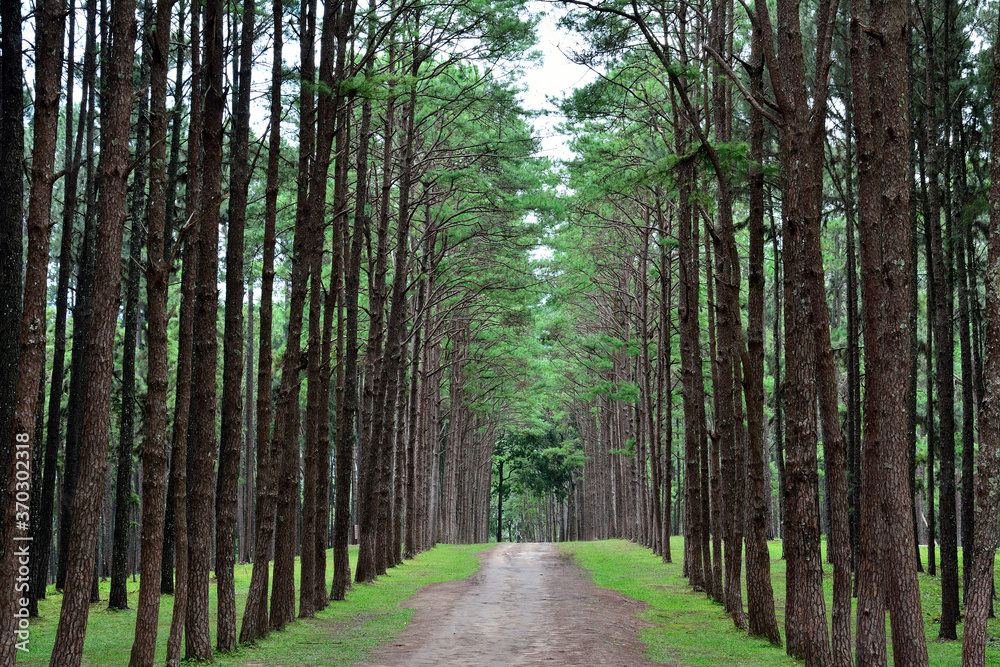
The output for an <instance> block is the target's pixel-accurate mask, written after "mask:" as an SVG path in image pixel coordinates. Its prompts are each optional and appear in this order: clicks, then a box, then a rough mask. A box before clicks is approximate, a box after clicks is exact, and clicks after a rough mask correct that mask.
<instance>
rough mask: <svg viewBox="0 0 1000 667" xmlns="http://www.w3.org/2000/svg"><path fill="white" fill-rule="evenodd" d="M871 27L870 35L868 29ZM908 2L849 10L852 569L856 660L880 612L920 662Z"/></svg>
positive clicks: (868, 648)
mask: <svg viewBox="0 0 1000 667" xmlns="http://www.w3.org/2000/svg"><path fill="white" fill-rule="evenodd" d="M869 25H870V26H872V28H874V29H875V30H877V31H878V34H879V35H880V38H879V39H875V38H872V37H871V36H869V35H870V33H869V32H868V29H867V28H862V26H869ZM907 29H908V28H907V8H906V4H905V3H904V2H902V1H901V0H875V1H874V2H871V3H870V4H869V6H868V7H867V12H866V11H865V10H864V8H862V7H859V6H855V5H852V7H851V62H852V73H853V83H854V100H855V105H854V110H855V135H856V138H857V146H858V193H859V197H858V220H859V227H860V241H861V263H862V275H863V276H864V277H865V280H864V282H863V285H862V298H863V303H864V324H865V329H864V335H865V368H866V386H867V391H866V392H865V399H864V400H865V403H864V437H865V442H864V449H863V455H864V462H863V464H862V473H863V477H862V488H861V494H862V497H861V508H862V517H861V557H860V571H859V574H858V580H859V585H858V627H857V653H858V655H857V659H858V664H859V665H873V664H885V663H886V653H885V609H886V607H887V608H888V611H889V617H890V623H891V625H892V645H893V659H894V661H895V662H896V663H898V664H907V665H925V664H927V646H926V640H925V637H924V627H923V616H922V613H921V610H920V589H919V584H918V582H917V576H916V567H915V562H914V559H913V551H914V545H913V541H912V540H913V529H912V518H911V514H912V508H911V506H910V502H911V500H910V494H909V480H908V473H909V466H908V455H909V445H908V441H907V434H906V413H907V398H908V397H907V394H906V392H905V391H903V390H902V388H903V387H905V386H906V382H907V379H908V375H909V371H910V369H909V368H908V363H909V354H908V346H909V335H910V334H909V332H908V331H907V321H908V319H909V305H910V299H909V290H910V280H909V273H910V271H909V266H908V262H910V261H912V258H911V256H910V239H909V235H910V225H909V219H908V216H909V214H910V205H909V203H910V202H909V200H910V188H911V186H910V182H909V180H908V172H909V169H908V166H909V151H910V149H909V122H908V119H907V113H906V110H907V109H908V107H909V104H908V99H907V98H908V80H907V72H906V42H907V39H906V37H907Z"/></svg>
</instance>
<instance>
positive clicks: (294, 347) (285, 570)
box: [270, 2, 325, 630]
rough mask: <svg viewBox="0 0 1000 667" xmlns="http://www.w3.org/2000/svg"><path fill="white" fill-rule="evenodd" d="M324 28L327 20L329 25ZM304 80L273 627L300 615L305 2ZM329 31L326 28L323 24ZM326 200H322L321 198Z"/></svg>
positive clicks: (279, 439)
mask: <svg viewBox="0 0 1000 667" xmlns="http://www.w3.org/2000/svg"><path fill="white" fill-rule="evenodd" d="M324 28H325V26H324ZM301 30H302V33H301V35H302V38H301V39H300V46H301V63H302V65H301V67H300V70H301V71H300V75H301V79H300V80H301V85H300V89H299V108H300V120H299V164H298V176H297V179H298V180H297V193H296V211H295V238H294V241H293V245H292V276H291V287H292V289H291V299H290V303H289V311H288V339H287V340H288V342H287V344H286V347H285V354H284V356H283V357H282V362H281V384H280V388H279V391H278V411H277V415H276V418H275V427H274V443H273V445H272V447H273V450H274V452H275V454H274V458H275V460H274V465H275V466H276V467H277V469H278V471H279V472H278V479H279V481H278V488H277V492H278V508H277V511H278V514H277V526H276V529H275V548H274V588H273V589H272V591H271V610H270V615H271V618H270V621H271V629H273V630H280V629H283V628H284V627H285V624H286V623H288V622H290V621H292V620H294V618H295V575H294V560H295V546H296V544H297V539H296V538H297V535H296V532H297V531H296V526H297V523H298V522H297V521H296V518H297V499H298V494H299V487H298V480H299V474H298V470H299V428H298V427H299V394H300V391H301V387H300V382H299V371H300V370H301V368H300V366H301V359H300V354H301V349H302V318H303V312H304V309H305V299H306V295H307V285H308V280H309V268H310V261H311V260H310V258H311V253H312V251H313V247H312V245H313V243H314V238H313V234H312V229H313V219H312V216H311V213H310V211H311V208H312V206H313V201H314V198H313V197H311V192H310V188H311V177H312V176H311V175H312V173H313V172H314V169H313V170H311V169H310V163H311V161H312V157H313V151H314V150H315V143H316V127H315V117H316V113H315V108H314V102H313V92H312V91H313V86H312V81H313V79H314V77H315V67H314V61H315V34H316V6H315V3H314V2H307V3H305V4H304V5H302V15H301ZM324 32H325V30H324ZM320 201H323V200H320Z"/></svg>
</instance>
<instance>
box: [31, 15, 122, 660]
mask: <svg viewBox="0 0 1000 667" xmlns="http://www.w3.org/2000/svg"><path fill="white" fill-rule="evenodd" d="M59 16H60V21H61V20H62V14H61V8H60V14H59ZM135 30H136V26H135V2H134V0H118V1H117V2H116V3H115V6H114V9H113V10H112V13H111V16H110V35H111V39H112V44H111V48H110V52H109V60H108V77H107V79H106V81H107V82H108V83H107V89H106V90H105V91H103V93H104V94H106V103H105V104H103V105H102V108H101V112H102V113H101V121H102V122H101V165H100V171H101V177H100V178H101V203H100V230H99V233H98V235H97V236H98V239H99V240H98V242H97V256H96V265H95V266H96V273H95V276H94V286H95V288H94V304H93V306H94V310H93V319H92V321H91V326H90V330H89V332H88V341H87V346H88V354H87V379H86V386H85V389H84V395H85V402H84V407H83V424H82V433H81V439H80V487H79V488H78V490H77V493H76V498H75V501H74V507H73V530H72V531H71V533H70V540H69V545H68V552H69V553H68V555H67V565H66V589H65V593H64V595H63V604H62V609H61V611H60V617H59V626H58V629H57V631H56V639H55V645H54V647H53V649H52V659H51V664H52V665H60V666H62V665H67V666H72V665H79V664H80V660H81V658H82V653H83V640H84V637H85V635H86V623H87V612H88V610H89V609H88V603H89V598H90V589H91V586H92V584H93V576H94V569H93V568H94V546H95V542H96V538H97V528H98V522H99V517H100V509H101V503H102V495H103V494H102V490H103V489H102V487H103V485H104V480H105V477H106V473H107V467H108V421H109V414H108V413H109V410H110V403H111V377H112V370H113V355H112V352H113V345H114V333H115V321H116V320H117V315H118V301H119V298H120V293H121V278H120V265H121V262H120V257H121V250H122V236H123V234H124V226H125V205H126V202H125V193H126V187H125V186H126V179H127V177H128V131H129V111H130V104H131V100H132V68H133V58H134V56H135V49H134V46H135ZM60 33H61V31H60ZM59 43H60V44H61V43H62V36H61V34H60V37H59ZM60 51H61V49H60ZM59 55H60V59H61V52H60V54H59Z"/></svg>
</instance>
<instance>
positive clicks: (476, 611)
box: [375, 544, 657, 667]
mask: <svg viewBox="0 0 1000 667" xmlns="http://www.w3.org/2000/svg"><path fill="white" fill-rule="evenodd" d="M480 558H481V559H482V566H481V567H480V569H479V571H478V572H476V574H474V575H473V576H471V577H469V578H468V579H463V580H461V581H450V582H446V583H440V584H432V585H430V586H427V587H426V588H423V589H422V590H421V591H420V592H418V593H417V594H416V595H414V596H413V597H412V598H410V599H409V600H408V601H407V602H406V603H405V606H407V607H412V608H414V609H416V611H415V612H414V613H413V616H412V618H411V620H410V623H409V624H408V625H407V627H406V629H405V630H404V631H403V633H402V634H401V635H400V636H399V637H397V638H396V640H395V641H393V642H392V643H391V644H389V645H388V646H386V647H384V648H382V649H381V650H380V651H379V652H377V653H376V655H375V661H376V663H377V664H379V665H394V666H396V665H438V666H446V665H489V666H491V667H493V666H497V665H539V664H545V665H627V666H630V667H631V666H632V665H653V664H657V663H653V662H651V661H649V660H647V659H646V658H644V657H643V652H644V650H645V647H644V645H643V644H642V643H641V642H640V641H638V639H636V633H637V632H638V631H639V630H640V629H641V628H642V627H644V624H643V623H642V622H641V621H639V619H637V618H636V617H635V614H637V613H639V612H640V611H642V609H643V608H644V606H645V605H644V604H643V603H641V602H639V601H637V600H633V599H631V598H628V597H625V596H623V595H621V594H620V593H618V592H617V591H611V590H607V589H603V588H598V587H597V586H595V585H594V584H593V583H592V582H591V581H590V579H589V577H587V574H586V573H585V572H584V571H583V570H581V569H580V568H578V567H575V566H573V565H572V564H570V563H569V562H567V561H566V560H564V559H562V558H560V554H559V551H558V549H557V548H556V547H555V546H553V545H551V544H501V545H498V546H496V547H493V548H492V549H489V550H488V551H486V552H484V554H482V555H481V556H480Z"/></svg>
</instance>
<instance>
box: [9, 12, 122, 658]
mask: <svg viewBox="0 0 1000 667" xmlns="http://www.w3.org/2000/svg"><path fill="white" fill-rule="evenodd" d="M2 19H3V21H4V24H3V40H4V43H3V47H4V64H3V65H2V66H0V67H2V68H3V73H2V74H3V76H4V77H5V78H6V77H9V76H13V74H14V71H13V65H8V64H7V61H8V59H12V58H13V57H15V56H16V57H18V62H17V63H16V68H17V71H18V72H20V68H21V64H20V53H21V48H20V26H19V25H18V26H17V27H16V28H15V27H13V26H10V25H9V22H10V21H11V19H16V20H17V22H18V23H20V10H16V11H15V10H14V8H13V7H6V6H4V8H3V16H2ZM35 20H36V24H35V39H36V44H37V47H36V49H35V108H34V114H35V123H34V128H33V136H32V138H33V144H32V156H31V157H32V159H31V190H30V193H29V196H28V220H27V230H28V256H27V261H26V264H25V269H24V297H23V303H22V304H21V308H20V311H21V312H20V315H21V317H20V322H19V324H20V332H19V334H20V338H19V339H18V340H19V341H20V347H19V352H14V351H12V350H11V351H10V357H11V362H13V363H11V365H10V366H7V367H6V368H5V369H4V370H5V371H6V375H7V377H5V378H4V379H5V380H15V387H16V388H15V391H14V392H13V396H7V398H8V399H11V398H12V399H13V406H14V409H13V416H12V419H13V421H12V422H7V423H5V424H3V429H4V431H5V433H4V435H5V436H12V437H7V438H6V439H5V440H4V441H3V445H2V446H0V464H2V469H3V472H2V473H0V474H2V475H3V478H2V480H0V481H2V482H3V484H0V491H2V492H3V498H4V503H3V504H4V511H3V518H2V527H0V530H2V536H0V537H2V540H0V549H3V553H2V555H0V586H2V587H3V590H4V591H6V594H5V600H4V602H3V603H2V607H0V630H2V635H3V636H2V638H0V663H2V664H13V663H14V659H15V655H16V648H15V642H16V641H17V640H18V637H17V635H16V632H17V630H18V627H17V625H18V624H17V620H16V618H15V614H19V613H20V612H21V608H20V600H21V596H20V595H16V594H13V591H14V590H15V581H14V578H15V575H16V573H17V562H18V560H19V559H20V558H23V557H26V556H27V555H28V554H29V553H30V551H31V549H30V545H29V544H25V542H28V540H30V539H31V538H30V533H29V505H30V494H31V483H30V479H31V470H32V467H31V466H32V464H33V463H34V464H35V465H38V464H40V463H41V462H37V461H32V459H33V456H32V455H33V453H34V451H35V449H36V447H35V446H34V445H33V443H32V436H33V435H34V432H35V421H36V419H37V412H39V411H40V409H41V407H42V406H41V405H40V402H39V397H38V393H39V392H38V381H39V375H40V374H41V373H43V372H44V367H45V328H46V326H45V323H46V315H45V304H46V291H47V281H46V275H47V272H48V263H49V234H50V227H49V209H50V206H51V202H52V185H53V183H54V182H55V175H54V173H53V171H54V165H55V150H56V135H57V133H58V124H59V89H60V72H61V71H62V54H63V34H64V32H65V30H64V28H65V3H64V2H62V0H46V1H45V2H40V3H39V4H38V6H37V8H36V12H35ZM15 36H16V37H17V39H18V45H17V46H16V47H14V45H13V44H12V43H11V42H12V40H13V38H14V37H15ZM8 47H13V48H11V51H10V53H11V54H12V55H11V56H8V55H7V54H8V51H7V50H6V49H7V48H8ZM19 78H20V77H19ZM10 83H11V82H9V81H6V80H5V81H4V82H3V84H4V86H5V87H6V86H7V85H9V84H10ZM4 92H5V93H8V92H10V91H8V90H6V89H5V90H4ZM21 94H22V92H21V91H20V90H18V91H17V95H18V96H21ZM5 97H6V96H5ZM8 99H9V98H7V99H5V101H4V102H3V104H4V105H5V106H4V109H3V111H4V122H3V126H4V127H3V132H4V135H5V137H7V138H10V139H11V140H12V144H13V145H12V146H11V147H10V148H11V151H12V153H13V151H17V150H18V149H19V147H20V148H21V149H22V150H23V134H20V135H19V134H18V133H17V132H16V131H14V130H13V128H12V127H10V124H9V123H8V122H7V118H8V114H10V115H11V116H12V115H13V112H15V111H20V104H19V103H16V102H15V103H13V104H12V105H11V107H13V108H11V109H8V108H7V107H6V104H7V103H8ZM14 120H15V118H11V122H13V121H14ZM16 120H17V122H21V120H22V117H21V115H20V114H18V115H17V117H16ZM5 148H6V146H5ZM5 157H7V158H8V159H9V161H10V162H9V163H7V164H9V167H10V168H11V169H12V170H16V172H17V176H16V178H17V179H18V180H19V181H20V178H21V166H22V164H23V155H22V154H8V155H6V156H5ZM7 168H8V167H7V166H5V167H4V169H7ZM5 176H7V178H8V179H13V178H14V177H15V176H14V173H13V171H11V172H7V173H6V174H5ZM4 185H5V186H8V185H9V186H10V188H11V190H12V191H14V192H18V191H22V192H23V190H21V189H20V188H19V187H17V185H20V184H14V183H10V182H9V180H8V181H7V182H5V183H4ZM4 207H5V209H6V210H7V211H8V212H9V213H11V214H16V215H17V217H16V218H15V219H12V220H11V222H12V223H15V224H16V226H17V229H16V230H6V229H5V232H6V231H12V232H13V233H12V234H10V237H9V238H10V240H9V241H7V240H6V239H7V238H8V236H7V234H6V233H5V234H4V237H5V241H4V245H5V246H6V245H7V244H8V243H10V244H11V245H10V246H7V247H5V248H4V250H5V251H6V252H5V253H4V255H5V256H4V258H3V259H4V262H5V265H4V268H5V269H6V268H8V266H9V264H13V263H16V265H17V266H16V268H15V269H14V270H13V271H12V272H11V273H12V274H13V276H14V277H15V279H17V281H18V283H20V276H21V239H22V238H23V236H22V232H21V221H22V218H21V215H20V212H19V209H20V202H18V204H17V205H15V204H14V202H11V201H5V202H4ZM4 224H5V225H7V224H8V223H7V222H6V220H5V222H4ZM15 243H16V247H11V246H13V245H14V244H15ZM11 294H12V295H14V296H13V298H14V299H17V298H18V296H19V295H20V284H18V285H17V287H16V288H14V289H13V290H12V292H11ZM5 310H7V311H8V312H10V313H11V314H14V315H16V314H17V312H16V311H17V310H18V309H17V308H16V306H14V305H13V304H8V305H7V307H6V308H5ZM15 321H16V320H15ZM8 333H12V332H8ZM8 340H9V339H8ZM4 345H5V346H6V345H9V343H8V342H7V341H6V340H5V342H4ZM4 361H5V363H8V361H7V359H5V360H4ZM10 386H11V385H10V384H9V383H6V384H5V387H10ZM4 391H5V392H7V391H9V390H8V389H5V390H4ZM8 414H9V413H8ZM7 418H8V417H7V415H4V419H7ZM8 428H10V429H11V431H10V432H7V429H8ZM105 437H106V436H105ZM22 473H23V474H22ZM25 477H26V479H25ZM15 545H16V546H15ZM25 611H27V610H26V609H25ZM86 611H87V610H86V607H84V608H83V614H84V616H86ZM25 638H26V637H25Z"/></svg>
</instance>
